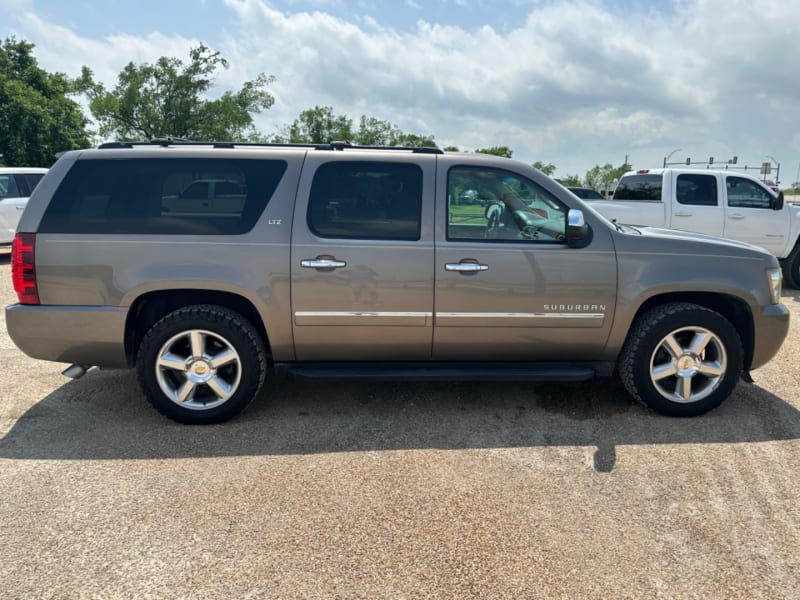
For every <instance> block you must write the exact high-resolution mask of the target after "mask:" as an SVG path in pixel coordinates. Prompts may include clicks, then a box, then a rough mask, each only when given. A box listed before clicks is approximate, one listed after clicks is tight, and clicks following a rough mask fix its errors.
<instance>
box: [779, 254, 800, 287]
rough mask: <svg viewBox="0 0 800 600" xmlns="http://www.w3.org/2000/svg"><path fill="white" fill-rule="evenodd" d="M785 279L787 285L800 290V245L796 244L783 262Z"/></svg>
mask: <svg viewBox="0 0 800 600" xmlns="http://www.w3.org/2000/svg"><path fill="white" fill-rule="evenodd" d="M783 281H784V283H786V285H787V286H792V287H793V288H794V289H796V290H800V245H797V246H795V249H794V250H792V253H791V254H789V256H787V257H786V261H785V262H784V263H783Z"/></svg>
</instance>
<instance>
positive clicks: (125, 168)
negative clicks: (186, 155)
mask: <svg viewBox="0 0 800 600" xmlns="http://www.w3.org/2000/svg"><path fill="white" fill-rule="evenodd" d="M285 170H286V162H285V161H281V160H242V159H177V158H176V159H172V158H167V159H130V160H79V161H77V162H76V163H75V165H74V166H73V167H72V169H70V171H69V173H68V174H67V176H66V177H65V178H64V181H63V182H62V183H61V185H60V186H59V188H58V190H57V191H56V193H55V195H54V196H53V199H52V200H51V202H50V205H49V206H48V207H47V211H46V212H45V214H44V217H43V218H42V224H41V226H40V231H42V232H43V233H117V234H171V235H172V234H176V235H237V234H242V233H246V232H248V231H250V230H251V229H252V228H253V226H254V225H255V224H256V221H258V218H259V217H260V216H261V214H262V213H263V212H264V208H265V207H266V206H267V203H268V202H269V199H270V198H271V197H272V194H273V193H274V192H275V189H276V188H277V187H278V183H279V182H280V180H281V177H282V176H283V173H284V171H285Z"/></svg>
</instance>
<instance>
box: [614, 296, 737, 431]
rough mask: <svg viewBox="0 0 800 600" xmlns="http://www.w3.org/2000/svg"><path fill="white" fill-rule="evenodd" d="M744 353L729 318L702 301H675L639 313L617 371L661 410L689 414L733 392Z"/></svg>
mask: <svg viewBox="0 0 800 600" xmlns="http://www.w3.org/2000/svg"><path fill="white" fill-rule="evenodd" d="M742 356H743V352H742V342H741V339H740V338H739V334H738V333H737V331H736V328H735V327H734V326H733V325H732V324H731V323H730V321H728V320H727V319H725V317H723V316H722V315H720V314H719V313H717V312H714V311H712V310H709V309H707V308H704V307H702V306H698V305H696V304H690V303H684V302H675V303H670V304H664V305H662V306H657V307H654V308H652V309H650V310H649V311H647V312H645V313H643V314H642V315H641V316H639V318H637V320H636V321H635V322H634V324H633V327H632V328H631V331H630V333H629V334H628V339H627V341H626V342H625V346H624V347H623V349H622V353H621V354H620V359H619V373H620V377H621V379H622V383H623V384H624V385H625V388H626V389H627V390H628V393H630V394H631V396H633V397H634V398H635V399H637V400H639V401H641V402H643V403H644V404H646V405H647V406H649V407H650V408H652V409H653V410H656V411H657V412H660V413H662V414H664V415H669V416H673V417H691V416H695V415H700V414H703V413H705V412H708V411H709V410H711V409H712V408H716V407H717V406H719V405H720V403H722V401H723V400H725V399H726V398H727V397H728V396H729V395H730V394H731V392H732V391H733V388H734V387H735V386H736V382H737V381H738V379H739V376H740V375H741V372H742Z"/></svg>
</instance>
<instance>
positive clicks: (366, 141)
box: [273, 106, 436, 147]
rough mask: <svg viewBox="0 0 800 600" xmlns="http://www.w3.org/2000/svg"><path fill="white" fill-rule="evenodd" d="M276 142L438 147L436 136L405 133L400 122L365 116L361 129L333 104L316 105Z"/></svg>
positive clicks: (276, 139)
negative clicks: (395, 122)
mask: <svg viewBox="0 0 800 600" xmlns="http://www.w3.org/2000/svg"><path fill="white" fill-rule="evenodd" d="M273 139H274V141H276V142H289V143H292V144H327V143H330V142H332V141H350V142H352V143H354V144H359V145H363V146H414V147H422V146H436V141H435V140H434V138H433V136H424V135H418V134H416V133H404V132H403V131H401V130H400V128H399V127H398V126H397V125H394V124H392V123H390V122H389V121H383V120H381V119H377V118H375V117H369V116H367V115H362V116H361V118H360V119H359V123H358V129H354V128H353V120H352V119H351V118H350V117H347V116H345V115H336V114H335V113H334V112H333V107H331V106H315V107H314V108H309V109H307V110H304V111H303V112H301V113H300V116H299V117H297V118H296V119H295V120H294V121H293V122H292V124H291V125H289V126H288V127H287V128H286V129H285V131H284V133H283V134H280V135H277V136H275V137H274V138H273Z"/></svg>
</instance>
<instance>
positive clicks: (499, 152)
mask: <svg viewBox="0 0 800 600" xmlns="http://www.w3.org/2000/svg"><path fill="white" fill-rule="evenodd" d="M475 152H479V153H480V154H493V155H494V156H502V157H503V158H511V156H512V155H513V154H514V151H513V150H512V149H511V148H509V147H508V146H492V147H491V148H479V149H478V150H475Z"/></svg>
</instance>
